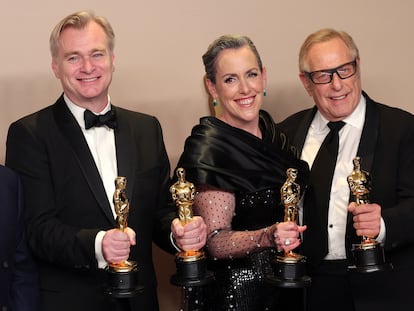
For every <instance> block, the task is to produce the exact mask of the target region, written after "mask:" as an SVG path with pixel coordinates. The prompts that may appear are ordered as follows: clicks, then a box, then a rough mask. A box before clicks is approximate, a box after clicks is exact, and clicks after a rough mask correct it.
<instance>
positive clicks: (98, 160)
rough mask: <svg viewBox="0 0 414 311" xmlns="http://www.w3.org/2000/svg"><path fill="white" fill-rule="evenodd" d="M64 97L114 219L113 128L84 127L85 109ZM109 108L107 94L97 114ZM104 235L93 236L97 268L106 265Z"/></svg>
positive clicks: (115, 162)
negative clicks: (87, 150)
mask: <svg viewBox="0 0 414 311" xmlns="http://www.w3.org/2000/svg"><path fill="white" fill-rule="evenodd" d="M64 99H65V102H66V105H67V106H68V108H69V110H70V111H71V112H72V114H73V116H74V117H75V119H76V121H77V122H78V124H79V126H80V128H81V130H82V133H83V135H84V136H85V139H86V142H87V143H88V146H89V150H90V151H91V153H92V156H93V159H94V160H95V164H96V167H97V169H98V171H99V174H100V176H101V179H102V182H103V184H104V188H105V192H106V195H107V197H108V201H109V204H110V205H111V210H112V214H113V215H114V219H115V218H116V213H115V209H114V204H113V195H114V191H115V178H116V177H117V176H118V169H117V161H116V147H115V133H114V130H113V129H111V128H109V127H107V126H100V127H92V128H90V129H85V120H84V117H83V114H84V112H85V109H84V108H82V107H79V106H77V105H75V104H74V103H73V102H71V101H70V99H69V98H68V97H67V96H66V95H64ZM110 109H111V104H110V98H109V96H108V104H107V105H106V107H105V108H104V109H103V110H102V111H101V112H100V113H98V114H104V113H105V112H107V111H109V110H110ZM104 235H105V231H100V232H99V233H98V234H97V235H96V237H95V256H96V259H97V261H98V266H99V268H105V267H106V265H107V263H106V261H105V260H104V257H103V254H102V239H103V236H104Z"/></svg>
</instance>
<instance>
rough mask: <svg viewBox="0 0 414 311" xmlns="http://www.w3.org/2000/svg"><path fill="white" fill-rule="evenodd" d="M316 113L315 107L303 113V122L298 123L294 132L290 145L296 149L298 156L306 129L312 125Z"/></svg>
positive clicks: (306, 132) (300, 152)
mask: <svg viewBox="0 0 414 311" xmlns="http://www.w3.org/2000/svg"><path fill="white" fill-rule="evenodd" d="M316 111H317V108H316V106H314V107H313V108H312V109H309V110H307V111H306V112H305V115H304V117H303V120H302V121H301V122H298V127H297V130H296V132H295V135H294V137H293V138H292V144H293V145H294V146H295V147H296V148H297V149H298V156H299V157H300V156H301V154H302V149H303V145H304V144H305V139H306V136H307V134H308V129H309V127H310V125H311V123H312V120H313V118H314V117H315V113H316Z"/></svg>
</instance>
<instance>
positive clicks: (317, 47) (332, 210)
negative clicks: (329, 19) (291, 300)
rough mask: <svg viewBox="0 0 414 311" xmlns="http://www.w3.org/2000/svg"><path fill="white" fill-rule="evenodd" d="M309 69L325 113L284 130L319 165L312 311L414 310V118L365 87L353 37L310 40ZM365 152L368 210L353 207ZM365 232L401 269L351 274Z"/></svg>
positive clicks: (316, 110) (314, 188) (313, 183)
mask: <svg viewBox="0 0 414 311" xmlns="http://www.w3.org/2000/svg"><path fill="white" fill-rule="evenodd" d="M299 69H300V73H299V77H300V79H301V81H302V83H303V85H304V87H305V89H306V91H307V92H308V94H309V96H311V97H312V98H313V100H314V102H315V107H313V108H311V109H307V110H304V111H301V112H298V113H296V114H294V115H293V116H291V117H289V118H287V119H286V120H285V121H283V122H282V123H281V124H279V125H280V126H281V127H282V129H284V130H285V131H286V133H287V134H288V136H289V137H290V138H291V140H292V143H293V144H294V145H295V147H296V148H297V151H298V153H299V155H300V157H301V159H303V160H306V161H307V162H308V163H309V165H310V166H311V167H312V171H311V177H310V180H309V186H308V188H307V189H306V193H305V195H304V199H303V202H301V203H302V207H303V213H302V216H303V217H302V221H303V224H306V225H307V227H308V229H307V230H306V231H305V232H304V234H303V252H304V255H306V256H307V260H308V272H309V274H310V275H311V277H312V285H311V286H310V287H309V289H307V293H306V294H307V295H306V307H307V310H309V311H313V310H317V311H323V310H335V311H338V310H344V311H345V310H346V311H352V310H376V311H378V310H403V309H404V310H405V308H407V306H409V305H411V306H412V305H413V299H412V298H411V290H410V286H409V285H408V284H410V281H412V280H413V279H414V260H413V258H414V230H412V224H414V178H413V177H412V176H413V174H414V152H413V146H414V116H413V115H412V114H410V113H408V112H405V111H403V110H401V109H397V108H392V107H389V106H386V105H383V104H380V103H377V102H375V101H373V100H372V99H371V98H370V97H368V95H367V94H366V93H365V92H363V91H362V87H361V60H360V55H359V51H358V48H357V46H356V45H355V42H354V40H353V39H352V37H351V36H350V35H349V34H347V33H346V32H343V31H336V30H334V29H322V30H319V31H317V32H315V33H313V34H311V35H309V36H308V37H307V38H306V40H305V42H304V43H303V45H302V47H301V50H300V53H299ZM328 140H329V142H330V145H332V144H333V143H336V145H335V147H334V148H333V149H332V150H333V151H332V150H331V149H329V150H331V151H326V154H327V155H328V158H329V157H330V158H331V159H332V160H331V161H327V160H321V158H322V155H321V154H323V153H324V152H325V151H324V150H325V147H326V145H327V144H328V143H327V142H325V141H328ZM330 148H331V147H330ZM322 149H323V150H322ZM357 156H358V157H360V158H361V168H362V169H363V170H364V171H367V172H370V175H371V177H372V185H371V189H370V193H369V196H370V202H371V203H368V202H365V203H366V204H360V205H357V204H356V203H355V202H352V201H355V200H354V199H352V198H351V194H350V190H349V185H348V182H347V176H349V175H350V174H351V172H352V171H353V160H354V158H356V157H357ZM329 162H332V167H331V168H329V166H330V164H329ZM362 236H365V237H370V238H372V239H373V240H375V242H376V243H379V245H382V246H383V247H384V249H385V258H386V259H387V260H388V261H389V262H391V263H392V264H393V267H394V268H393V269H385V268H384V269H379V271H378V272H371V273H360V272H359V271H358V270H357V272H355V270H352V269H350V268H349V267H350V266H352V265H353V264H354V256H353V254H352V252H351V249H352V246H353V245H354V246H355V245H357V243H360V242H361V239H362ZM388 267H389V266H388ZM391 308H392V309H391Z"/></svg>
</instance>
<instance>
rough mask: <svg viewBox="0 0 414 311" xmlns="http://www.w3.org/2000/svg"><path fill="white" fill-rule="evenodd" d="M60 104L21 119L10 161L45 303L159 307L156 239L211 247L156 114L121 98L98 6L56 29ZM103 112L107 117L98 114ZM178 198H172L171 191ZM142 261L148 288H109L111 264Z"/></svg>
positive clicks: (49, 306) (109, 35)
mask: <svg viewBox="0 0 414 311" xmlns="http://www.w3.org/2000/svg"><path fill="white" fill-rule="evenodd" d="M50 49H51V54H52V69H53V72H54V74H55V76H56V78H57V79H59V80H60V82H61V84H62V87H63V94H62V95H61V96H60V97H59V98H58V99H57V101H56V102H55V103H54V104H53V105H51V106H49V107H46V108H44V109H42V110H40V111H38V112H36V113H34V114H31V115H29V116H26V117H24V118H22V119H20V120H18V121H16V122H14V123H13V124H12V125H11V126H10V128H9V133H8V138H7V152H6V164H7V165H8V166H9V167H11V168H13V169H14V170H16V171H17V172H18V173H19V174H20V175H21V176H22V180H23V185H24V190H25V202H26V220H27V232H28V241H29V245H30V247H31V249H32V250H33V252H34V254H35V258H36V260H37V263H38V266H39V274H40V286H41V310H42V311H56V310H61V311H63V310H68V311H69V310H70V311H73V310H78V311H79V310H89V311H90V310H99V311H102V310H118V308H119V306H120V305H123V307H125V306H126V310H129V309H131V310H158V302H157V295H156V278H155V272H154V266H153V261H152V242H153V241H154V242H155V243H157V245H159V246H160V247H162V248H163V249H165V250H167V251H170V252H174V248H173V247H172V244H171V241H170V233H171V231H170V226H171V230H173V236H174V237H175V239H176V243H177V244H178V245H179V246H180V247H182V248H183V249H199V248H201V247H202V246H203V245H204V242H205V238H206V227H205V224H204V222H203V220H202V219H201V218H200V217H194V219H193V221H192V222H190V223H189V224H187V225H186V226H184V227H182V226H181V225H180V222H179V221H178V220H177V219H175V220H174V222H173V223H171V221H172V220H173V218H174V217H175V215H176V210H175V208H174V207H173V205H172V204H167V203H168V198H170V195H169V184H170V167H169V161H168V157H167V154H166V150H165V146H164V142H163V136H162V131H161V127H160V124H159V122H158V120H157V119H156V118H155V117H152V116H148V115H145V114H142V113H138V112H132V111H127V110H125V109H122V108H119V107H116V106H114V105H113V104H112V102H111V99H110V97H109V95H108V89H109V86H110V83H111V80H112V74H113V71H114V61H115V56H114V32H113V29H112V27H111V25H110V24H109V22H108V21H107V20H106V19H105V18H103V17H99V16H95V15H94V14H93V13H91V12H77V13H74V14H71V15H69V16H67V17H65V18H64V19H63V20H62V21H60V22H59V23H58V24H57V25H56V27H55V28H54V30H53V31H52V33H51V36H50ZM98 115H99V116H98ZM117 176H123V177H126V180H127V187H126V196H127V197H128V199H129V203H130V213H129V217H128V219H129V223H128V227H127V228H126V230H124V231H122V230H118V229H115V227H116V221H115V218H116V214H115V212H114V206H113V200H112V198H113V194H114V191H115V184H114V181H115V178H116V177H117ZM170 199H171V198H170ZM128 258H129V259H131V260H133V261H136V262H137V263H138V266H139V283H140V284H141V285H142V286H143V287H144V289H143V292H142V293H140V294H138V295H137V296H135V297H133V298H131V299H126V298H125V299H124V298H122V299H118V300H117V299H111V298H110V297H108V295H106V294H105V293H104V285H105V278H106V274H105V270H104V269H105V267H106V266H107V264H108V263H118V262H123V261H125V260H127V259H128Z"/></svg>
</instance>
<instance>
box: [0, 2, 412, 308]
mask: <svg viewBox="0 0 414 311" xmlns="http://www.w3.org/2000/svg"><path fill="white" fill-rule="evenodd" d="M83 9H91V10H93V11H94V12H95V13H96V14H98V15H103V16H105V17H107V18H108V19H109V21H110V22H111V24H112V26H113V28H114V30H115V34H116V46H115V55H116V71H115V74H114V79H113V83H112V87H111V90H110V95H111V99H112V101H113V103H114V104H115V105H118V106H122V107H125V108H129V109H132V110H137V111H141V112H145V113H149V114H152V115H155V116H157V117H158V118H159V120H160V122H161V124H162V126H163V130H164V138H165V143H166V146H167V151H168V153H169V156H170V160H171V163H172V168H174V167H175V164H176V161H177V159H178V157H179V155H180V153H181V151H182V147H183V144H184V140H185V138H186V137H187V136H188V134H189V133H190V130H191V128H192V126H193V125H194V124H196V123H197V122H198V119H199V117H201V116H204V115H207V114H209V113H210V109H209V106H208V96H207V94H206V92H205V89H204V86H203V74H204V69H203V65H202V61H201V55H202V54H203V53H204V52H205V51H206V49H207V46H208V45H209V44H210V43H211V42H212V41H213V40H214V39H215V38H216V37H218V36H220V35H222V34H226V33H239V34H244V35H248V36H250V37H251V39H252V40H253V41H254V42H255V44H256V46H257V48H258V50H259V52H260V54H261V57H262V60H263V63H264V65H265V66H266V67H267V72H268V86H267V94H268V96H267V97H266V99H265V105H264V108H265V109H266V110H268V111H269V112H270V113H271V114H272V115H273V117H274V118H275V119H276V120H278V121H279V120H282V119H283V118H284V117H286V116H288V115H289V114H291V113H293V112H296V111H298V110H299V109H302V108H306V107H309V106H311V105H312V102H311V100H310V98H309V97H308V96H307V94H306V92H305V91H304V89H303V87H302V85H301V83H300V81H299V78H298V69H297V68H298V66H297V54H298V51H299V47H300V45H301V43H302V42H303V40H304V39H305V37H306V36H307V35H308V34H310V33H311V32H313V31H316V30H317V29H320V28H324V27H333V28H336V29H340V30H346V31H348V32H349V33H350V34H351V35H352V36H353V38H354V40H355V41H356V43H357V45H358V47H359V50H360V55H361V68H362V81H363V89H364V90H365V91H367V92H368V94H369V95H370V96H371V97H372V98H373V99H375V100H377V101H380V102H383V103H385V104H388V105H390V106H396V107H401V108H403V109H405V110H408V111H410V112H412V113H413V112H414V106H413V104H412V103H411V97H412V95H411V90H413V89H412V87H413V86H412V81H413V78H412V71H411V70H412V68H413V65H412V58H413V55H414V38H413V29H414V21H413V18H412V12H413V11H414V2H412V1H410V0H395V1H385V0H364V1H361V0H349V1H342V2H336V1H332V0H313V1H298V0H291V1H280V0H256V1H247V0H236V1H235V0H226V1H223V0H210V1H197V0H177V1H166V0H164V1H161V0H152V1H142V0H135V1H132V0H131V1H129V0H125V1H123V0H120V1H116V2H115V1H102V0H101V1H97V0H93V1H85V0H82V1H81V0H72V1H70V2H63V1H56V0H37V1H21V0H17V1H12V2H10V1H4V0H3V1H1V3H0V33H1V38H2V44H1V46H2V48H1V52H0V55H1V69H0V107H1V113H0V163H3V162H4V154H5V140H6V134H7V129H8V126H9V125H10V123H11V122H12V121H14V120H16V119H18V118H19V117H21V116H23V115H26V114H28V113H31V112H34V111H36V110H38V109H40V108H42V107H45V106H47V105H50V104H52V103H53V102H54V101H55V100H56V98H57V97H58V96H59V95H60V93H61V88H60V83H59V81H58V80H56V79H55V78H54V75H53V72H52V70H51V67H50V63H51V58H50V53H49V47H48V40H49V35H50V32H51V30H52V28H53V27H54V26H55V24H56V23H57V22H58V21H59V20H60V19H61V18H63V17H64V16H66V15H68V14H70V13H72V12H74V11H78V10H83ZM138 242H139V237H138ZM154 256H155V258H156V265H157V267H158V268H157V272H158V278H159V283H160V290H159V294H160V305H161V310H178V305H179V300H180V290H179V288H176V287H173V286H171V285H169V278H170V276H171V275H172V274H173V273H174V269H175V268H174V263H173V257H172V256H169V255H166V254H164V253H163V252H161V251H160V250H158V249H155V250H154Z"/></svg>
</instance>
